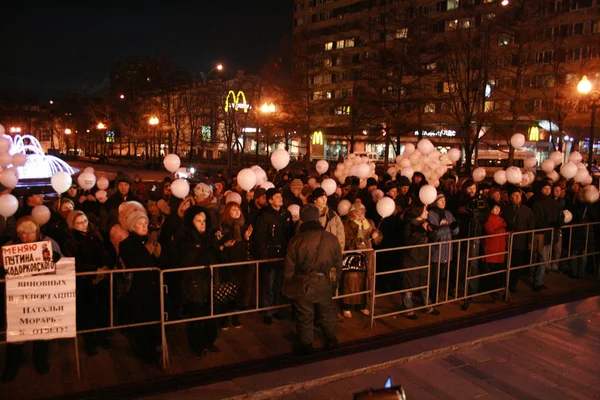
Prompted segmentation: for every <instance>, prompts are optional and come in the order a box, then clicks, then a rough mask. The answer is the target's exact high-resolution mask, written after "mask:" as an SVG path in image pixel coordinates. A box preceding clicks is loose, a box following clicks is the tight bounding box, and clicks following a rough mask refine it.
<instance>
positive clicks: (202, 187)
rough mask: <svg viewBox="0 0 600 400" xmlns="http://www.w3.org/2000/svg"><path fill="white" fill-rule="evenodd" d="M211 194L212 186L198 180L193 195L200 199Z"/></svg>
mask: <svg viewBox="0 0 600 400" xmlns="http://www.w3.org/2000/svg"><path fill="white" fill-rule="evenodd" d="M212 194H213V191H212V188H211V187H210V186H208V185H207V184H206V183H202V182H200V183H199V184H197V185H196V187H195V188H194V195H196V196H198V197H199V198H201V199H208V198H210V197H211V196H212Z"/></svg>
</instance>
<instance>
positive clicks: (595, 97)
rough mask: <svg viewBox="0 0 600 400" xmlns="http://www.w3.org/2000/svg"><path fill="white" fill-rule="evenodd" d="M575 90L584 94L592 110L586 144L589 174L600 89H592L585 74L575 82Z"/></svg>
mask: <svg viewBox="0 0 600 400" xmlns="http://www.w3.org/2000/svg"><path fill="white" fill-rule="evenodd" d="M577 91H578V92H579V93H581V94H583V95H585V96H586V99H587V101H588V105H589V107H590V110H591V111H592V117H591V121H590V138H589V139H590V144H589V146H588V152H589V154H588V171H589V172H590V175H593V171H592V161H594V125H595V122H596V110H597V109H598V106H599V105H600V91H598V90H592V82H590V81H589V80H588V78H587V76H584V77H583V78H581V80H580V81H579V83H578V84H577Z"/></svg>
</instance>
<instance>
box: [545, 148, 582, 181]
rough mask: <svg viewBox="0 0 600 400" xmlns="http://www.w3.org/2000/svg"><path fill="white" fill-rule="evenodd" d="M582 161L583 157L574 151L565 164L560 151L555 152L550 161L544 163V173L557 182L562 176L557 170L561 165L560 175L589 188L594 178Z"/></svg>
mask: <svg viewBox="0 0 600 400" xmlns="http://www.w3.org/2000/svg"><path fill="white" fill-rule="evenodd" d="M582 161H583V157H582V155H581V153H579V152H577V151H573V152H571V154H569V158H568V159H567V162H564V157H563V154H562V153H561V152H560V151H555V152H552V153H551V154H550V157H549V158H548V159H546V160H544V162H542V171H544V172H545V173H546V175H547V176H548V177H549V178H551V179H552V180H553V181H554V182H556V181H557V180H558V179H559V177H560V176H559V175H558V172H556V170H555V169H556V167H558V166H559V165H560V175H562V176H563V177H564V178H565V179H573V180H574V181H575V182H579V183H581V184H582V185H584V186H588V185H590V184H591V183H592V177H591V176H590V174H589V172H588V170H587V168H586V166H585V164H583V163H582Z"/></svg>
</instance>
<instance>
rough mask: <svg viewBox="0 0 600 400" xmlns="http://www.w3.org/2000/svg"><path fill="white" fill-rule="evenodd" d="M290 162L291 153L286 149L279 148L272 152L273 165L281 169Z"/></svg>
mask: <svg viewBox="0 0 600 400" xmlns="http://www.w3.org/2000/svg"><path fill="white" fill-rule="evenodd" d="M289 163H290V154H289V153H288V152H287V150H285V149H277V150H275V151H274V152H273V153H272V154H271V165H272V166H273V167H274V168H275V169H276V170H277V171H279V170H280V169H284V168H285V167H287V165H288V164H289Z"/></svg>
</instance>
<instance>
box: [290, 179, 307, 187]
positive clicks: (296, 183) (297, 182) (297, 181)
mask: <svg viewBox="0 0 600 400" xmlns="http://www.w3.org/2000/svg"><path fill="white" fill-rule="evenodd" d="M303 187H304V184H303V183H302V181H301V180H300V179H298V178H296V179H294V180H293V181H292V183H290V189H302V188H303Z"/></svg>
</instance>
